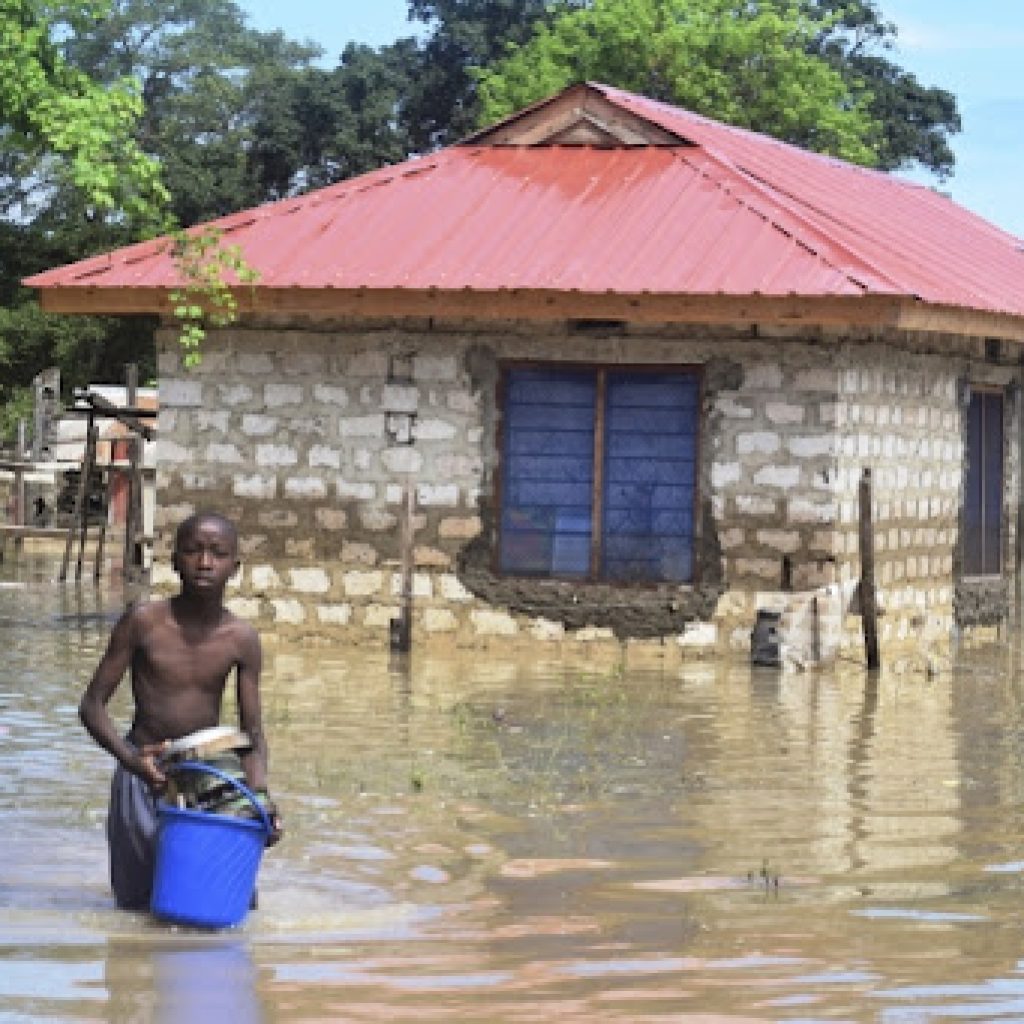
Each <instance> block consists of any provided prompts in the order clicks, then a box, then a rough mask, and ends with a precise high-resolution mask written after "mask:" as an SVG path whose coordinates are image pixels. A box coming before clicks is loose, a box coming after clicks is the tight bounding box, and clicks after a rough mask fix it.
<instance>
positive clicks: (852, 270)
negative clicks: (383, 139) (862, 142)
mask: <svg viewBox="0 0 1024 1024" xmlns="http://www.w3.org/2000/svg"><path fill="white" fill-rule="evenodd" d="M588 88H589V89H590V90H592V91H594V92H595V93H598V94H600V96H602V97H603V98H604V99H605V100H607V101H608V102H610V103H611V104H613V105H614V106H615V107H617V108H618V109H620V110H622V111H625V112H628V113H629V114H631V115H633V116H635V117H636V118H638V119H641V120H642V121H644V122H647V123H650V124H653V125H657V126H659V127H661V128H663V129H665V130H666V131H668V132H670V133H672V135H674V136H676V137H678V140H679V144H678V145H649V146H620V147H613V148H603V147H592V146H549V145H528V146H517V145H495V144H488V143H487V133H484V134H483V135H482V136H478V137H477V138H478V139H480V140H481V141H480V142H473V141H472V140H471V141H470V142H469V143H468V144H464V145H458V146H453V147H450V148H448V149H445V150H442V151H440V152H438V153H436V154H433V155H431V156H427V157H422V158H418V159H415V160H410V161H408V162H406V163H403V164H399V165H397V166H394V167H390V168H385V169H383V170H380V171H375V172H372V173H370V174H366V175H362V176H360V177H357V178H354V179H351V180H349V181H345V182H341V183H339V184H337V185H333V186H329V187H327V188H324V189H320V190H318V191H316V192H312V193H309V194H307V195H305V196H301V197H299V198H296V199H289V200H284V201H282V202H278V203H273V204H268V205H266V206H261V207H257V208H255V209H252V210H248V211H245V212H243V213H239V214H234V215H232V216H230V217H225V218H223V219H221V220H220V221H217V222H215V223H216V224H217V225H218V226H219V227H221V228H222V229H223V230H224V231H225V233H226V238H227V240H228V241H230V242H231V243H234V244H237V245H238V246H240V248H241V250H242V252H243V253H244V255H245V258H246V260H247V261H248V262H249V263H250V264H251V265H253V266H254V267H256V268H257V269H258V271H259V274H260V279H259V284H258V287H259V288H260V289H274V288H299V289H302V288H316V289H323V288H332V289H346V290H347V289H415V290H422V289H439V290H454V291H463V290H466V289H469V290H479V291H491V290H507V289H521V290H529V289H547V290H556V291H558V290H562V291H576V292H584V293H586V292H590V293H623V294H637V293H645V292H646V293H654V294H659V293H660V294H666V295H679V294H683V295H728V296H744V295H766V296H787V295H791V296H802V297H810V298H829V297H837V296H860V295H884V296H903V297H910V298H919V299H921V300H923V301H924V302H927V303H930V304H937V305H943V306H954V307H961V308H966V309H970V310H979V311H985V312H996V313H1006V314H1010V315H1011V316H1024V252H1022V250H1021V245H1020V243H1019V241H1018V240H1017V239H1015V238H1014V237H1013V236H1011V235H1009V234H1007V233H1006V232H1003V231H1001V230H999V229H998V228H996V227H994V226H993V225H991V224H989V223H988V222H986V221H984V220H982V219H981V218H980V217H977V216H975V215H974V214H972V213H970V212H968V211H967V210H965V209H963V208H961V207H959V206H957V205H956V204H955V203H953V202H952V201H950V200H949V199H947V198H945V197H943V196H941V195H939V194H938V193H936V192H935V191H933V190H931V189H929V188H925V187H923V186H919V185H913V184H910V183H907V182H905V181H902V180H900V179H899V178H896V177H893V176H890V175H887V174H883V173H880V172H875V171H869V170H865V169H862V168H858V167H854V166H851V165H849V164H845V163H843V162H842V161H839V160H834V159H831V158H827V157H823V156H820V155H817V154H812V153H808V152H805V151H803V150H800V149H798V148H795V147H793V146H789V145H786V144H784V143H781V142H777V141H775V140H772V139H769V138H767V137H765V136H762V135H757V134H755V133H753V132H749V131H745V130H741V129H737V128H732V127H729V126H727V125H723V124H720V123H718V122H715V121H711V120H709V119H707V118H703V117H699V116H697V115H694V114H691V113H688V112H687V111H684V110H680V109H678V108H675V107H671V106H668V105H666V104H662V103H657V102H654V101H652V100H648V99H645V98H643V97H640V96H636V95H633V94H631V93H626V92H622V91H621V90H617V89H611V88H609V87H606V86H589V87H588ZM539 106H541V107H542V106H543V104H541V105H539ZM531 109H534V110H536V109H537V108H536V107H535V108H531ZM514 120H515V118H512V119H509V120H508V121H506V122H503V123H504V124H509V123H510V121H512V122H514ZM25 283H26V284H27V285H29V286H32V287H36V288H40V289H73V288H81V287H89V288H93V289H99V290H102V291H105V290H106V289H132V288H158V289H166V288H170V287H173V286H174V285H175V284H176V283H177V280H176V276H175V273H174V267H173V264H172V262H171V259H170V257H169V256H168V254H167V247H166V244H165V242H163V241H161V240H156V241H154V242H148V243H142V244H140V245H135V246H129V247H127V248H124V249H119V250H117V251H115V252H113V253H109V254H105V255H103V256H98V257H95V258H92V259H88V260H83V261H81V262H79V263H75V264H71V265H69V266H65V267H59V268H57V269H55V270H51V271H47V272H45V273H42V274H38V275H36V276H34V277H32V278H29V279H28V280H27V281H26V282H25Z"/></svg>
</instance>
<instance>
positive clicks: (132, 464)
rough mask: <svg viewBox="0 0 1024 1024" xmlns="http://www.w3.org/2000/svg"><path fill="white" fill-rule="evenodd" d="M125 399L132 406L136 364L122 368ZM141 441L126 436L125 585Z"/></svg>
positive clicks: (131, 570)
mask: <svg viewBox="0 0 1024 1024" xmlns="http://www.w3.org/2000/svg"><path fill="white" fill-rule="evenodd" d="M125 382H126V389H125V402H126V404H127V406H128V408H129V409H134V408H135V402H136V397H137V395H138V387H139V367H138V365H137V364H136V363H128V365H127V366H126V367H125ZM141 443H142V441H141V439H140V438H139V437H137V436H136V435H135V433H134V432H132V433H130V434H129V435H128V440H127V445H128V473H127V483H128V487H127V494H126V495H125V499H126V500H125V511H124V557H123V566H122V570H121V578H122V582H123V583H125V584H127V583H129V582H130V581H131V580H133V579H134V578H135V567H136V564H137V563H136V543H137V539H138V535H139V533H140V532H141V531H140V530H139V510H140V507H141V504H142V500H141V499H142V488H141V486H140V480H139V446H140V445H141Z"/></svg>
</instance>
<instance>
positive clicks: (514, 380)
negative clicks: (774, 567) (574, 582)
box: [498, 366, 700, 583]
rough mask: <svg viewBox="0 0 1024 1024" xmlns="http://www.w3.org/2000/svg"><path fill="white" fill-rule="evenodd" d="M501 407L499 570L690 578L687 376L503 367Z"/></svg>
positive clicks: (694, 414) (693, 436) (694, 430)
mask: <svg viewBox="0 0 1024 1024" xmlns="http://www.w3.org/2000/svg"><path fill="white" fill-rule="evenodd" d="M502 398H503V404H502V408H503V414H504V415H503V420H502V429H503V437H502V444H501V450H502V474H501V523H500V538H499V551H498V564H499V568H500V570H501V571H502V572H506V573H510V574H514V575H519V576H548V577H559V578H568V579H593V580H606V581H613V582H621V583H657V582H674V583H683V582H688V581H690V580H692V578H693V538H694V510H695V505H696V479H697V476H696V473H697V469H696V467H697V437H698V424H699V415H698V410H699V400H700V377H699V375H698V373H697V372H696V371H693V370H675V369H673V370H671V371H665V370H657V371H655V370H648V369H642V370H637V369H617V368H616V369H612V368H607V369H605V368H589V367H588V368H577V367H558V368H554V367H549V366H548V367H535V366H531V367H508V368H506V369H505V371H504V374H503V378H502Z"/></svg>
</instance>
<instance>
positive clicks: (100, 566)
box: [92, 466, 114, 580]
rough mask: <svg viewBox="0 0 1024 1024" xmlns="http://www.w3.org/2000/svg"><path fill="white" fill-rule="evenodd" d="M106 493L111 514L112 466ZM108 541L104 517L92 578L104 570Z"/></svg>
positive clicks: (108, 475)
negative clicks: (104, 557)
mask: <svg viewBox="0 0 1024 1024" xmlns="http://www.w3.org/2000/svg"><path fill="white" fill-rule="evenodd" d="M104 490H105V493H106V506H107V515H109V514H110V506H111V502H112V500H113V497H114V474H113V472H112V471H111V469H110V467H109V466H108V467H107V479H106V482H105V487H104ZM106 541H107V520H106V518H104V520H103V522H102V523H100V534H99V536H98V537H97V538H96V563H95V565H93V568H92V578H93V579H94V580H98V579H99V578H100V573H101V572H102V571H103V549H104V547H105V545H106Z"/></svg>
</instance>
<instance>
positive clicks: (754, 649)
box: [750, 608, 782, 668]
mask: <svg viewBox="0 0 1024 1024" xmlns="http://www.w3.org/2000/svg"><path fill="white" fill-rule="evenodd" d="M781 620H782V612H771V611H766V610H765V609H764V608H758V610H757V622H755V623H754V629H753V631H752V632H751V634H750V661H751V663H752V664H754V665H767V666H769V667H771V668H779V666H781V665H782V652H781V644H780V640H779V623H780V622H781Z"/></svg>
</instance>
